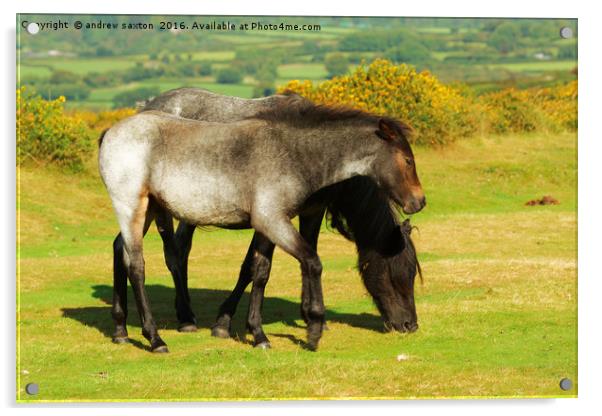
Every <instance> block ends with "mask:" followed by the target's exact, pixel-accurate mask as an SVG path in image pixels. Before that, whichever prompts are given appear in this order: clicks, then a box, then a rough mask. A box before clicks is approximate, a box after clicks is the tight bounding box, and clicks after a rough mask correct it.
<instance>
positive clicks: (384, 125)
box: [374, 118, 397, 142]
mask: <svg viewBox="0 0 602 416" xmlns="http://www.w3.org/2000/svg"><path fill="white" fill-rule="evenodd" d="M374 133H375V134H376V135H377V136H378V137H380V138H381V139H383V140H385V141H387V142H392V141H395V139H396V137H397V135H396V134H395V130H394V129H393V127H392V126H391V125H390V124H389V122H388V121H386V120H385V119H382V118H381V119H380V120H378V130H376V131H375V132H374Z"/></svg>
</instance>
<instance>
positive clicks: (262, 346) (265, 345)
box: [255, 341, 272, 350]
mask: <svg viewBox="0 0 602 416" xmlns="http://www.w3.org/2000/svg"><path fill="white" fill-rule="evenodd" d="M255 348H259V349H261V350H269V349H270V348H272V346H271V345H270V343H269V342H268V341H263V342H260V343H259V344H255Z"/></svg>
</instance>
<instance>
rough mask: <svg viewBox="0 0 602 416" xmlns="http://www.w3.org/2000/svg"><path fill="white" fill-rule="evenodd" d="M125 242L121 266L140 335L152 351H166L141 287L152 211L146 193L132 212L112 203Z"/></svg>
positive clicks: (127, 208) (121, 205)
mask: <svg viewBox="0 0 602 416" xmlns="http://www.w3.org/2000/svg"><path fill="white" fill-rule="evenodd" d="M114 206H115V211H116V214H117V219H118V221H119V226H120V228H121V235H122V237H123V243H124V263H125V265H126V267H127V271H128V277H129V279H130V284H131V285H132V288H133V291H134V297H135V299H136V306H137V309H138V314H139V315H140V322H141V325H142V335H144V337H145V338H146V339H147V340H148V341H149V342H150V345H151V351H152V352H167V351H168V350H167V345H166V344H165V342H163V340H162V339H161V337H160V336H159V332H158V330H157V325H156V324H155V320H154V318H153V316H152V312H151V307H150V301H149V298H148V295H147V293H146V290H145V288H144V278H145V275H144V257H143V253H142V246H143V244H142V240H143V238H144V234H145V233H146V231H147V230H148V227H149V226H150V224H151V222H152V220H153V216H154V212H153V210H152V209H149V196H148V194H141V195H140V196H139V198H138V203H137V206H136V207H135V208H134V209H131V207H128V206H127V205H124V204H119V203H117V204H114Z"/></svg>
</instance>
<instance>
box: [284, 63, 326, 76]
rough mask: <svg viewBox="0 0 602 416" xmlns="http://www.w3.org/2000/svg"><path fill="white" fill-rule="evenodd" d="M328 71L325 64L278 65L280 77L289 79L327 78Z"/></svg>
mask: <svg viewBox="0 0 602 416" xmlns="http://www.w3.org/2000/svg"><path fill="white" fill-rule="evenodd" d="M327 75H328V71H326V68H325V67H324V64H312V63H309V64H289V65H280V66H279V67H278V77H279V78H288V79H320V78H322V79H323V78H326V76H327Z"/></svg>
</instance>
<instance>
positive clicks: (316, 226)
mask: <svg viewBox="0 0 602 416" xmlns="http://www.w3.org/2000/svg"><path fill="white" fill-rule="evenodd" d="M324 212H325V210H322V211H320V212H319V213H318V214H315V215H307V216H305V215H300V216H299V233H300V234H301V236H302V237H303V239H304V240H305V241H307V243H308V244H309V245H310V246H311V248H312V249H313V250H314V251H317V249H318V237H319V235H320V226H321V225H322V218H324ZM301 277H302V282H301V317H302V318H303V321H304V322H305V323H306V324H307V323H308V322H309V319H308V314H309V307H310V303H311V300H310V297H309V281H307V279H305V278H304V277H305V276H304V275H303V273H301Z"/></svg>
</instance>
